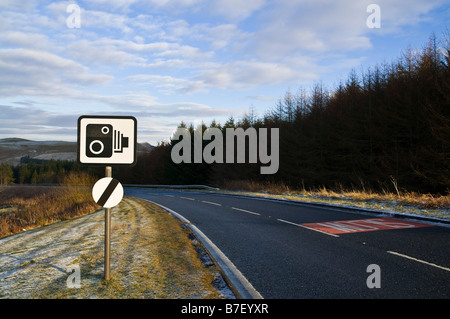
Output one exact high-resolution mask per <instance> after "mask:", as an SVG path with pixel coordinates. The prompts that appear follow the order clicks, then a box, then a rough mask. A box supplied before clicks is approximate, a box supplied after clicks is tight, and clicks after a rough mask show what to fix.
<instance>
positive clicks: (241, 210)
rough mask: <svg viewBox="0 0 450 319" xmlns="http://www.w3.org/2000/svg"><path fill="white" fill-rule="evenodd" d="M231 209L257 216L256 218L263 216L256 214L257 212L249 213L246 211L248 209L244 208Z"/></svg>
mask: <svg viewBox="0 0 450 319" xmlns="http://www.w3.org/2000/svg"><path fill="white" fill-rule="evenodd" d="M231 209H234V210H238V211H240V212H244V213H248V214H253V215H256V216H260V215H261V214H260V213H255V212H252V211H249V210H246V209H242V208H237V207H231Z"/></svg>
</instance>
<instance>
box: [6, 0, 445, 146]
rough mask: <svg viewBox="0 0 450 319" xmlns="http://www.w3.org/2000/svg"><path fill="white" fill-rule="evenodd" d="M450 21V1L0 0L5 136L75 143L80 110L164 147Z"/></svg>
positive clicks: (420, 39)
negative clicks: (118, 122) (125, 120)
mask: <svg viewBox="0 0 450 319" xmlns="http://www.w3.org/2000/svg"><path fill="white" fill-rule="evenodd" d="M373 4H375V5H376V6H371V5H373ZM449 17H450V2H449V1H448V0H447V1H445V0H426V1H424V0H339V1H336V0H276V1H272V0H246V1H242V0H239V1H238V0H215V1H207V0H146V1H140V0H90V1H81V0H80V1H45V0H42V1H37V0H21V1H17V0H0V123H1V125H0V138H9V137H19V138H26V139H31V140H64V141H76V139H77V119H78V118H79V117H80V116H81V115H105V116H106V115H107V116H109V115H115V116H120V115H123V116H134V117H136V119H137V122H138V132H137V134H138V141H139V142H149V143H151V144H157V143H158V142H161V141H167V140H169V138H170V137H171V135H172V134H173V132H174V131H175V129H176V128H177V126H178V125H179V124H180V123H181V121H183V122H185V123H187V124H190V123H192V124H193V125H194V126H197V125H199V124H200V123H201V122H202V121H203V122H204V123H205V124H206V125H209V124H210V123H211V121H212V120H215V121H217V122H219V123H222V124H223V123H225V122H226V120H227V119H228V118H230V117H231V116H232V117H234V118H235V119H239V118H242V117H243V116H244V114H245V113H249V112H251V110H253V112H254V113H255V115H257V116H259V117H261V116H263V115H264V114H265V113H266V112H267V111H268V110H270V109H271V108H272V107H274V106H275V104H276V102H277V101H278V100H279V99H280V98H282V96H284V94H285V93H286V92H287V91H288V90H289V91H292V92H296V91H297V90H299V89H300V88H303V89H305V90H306V91H308V89H309V88H311V87H313V86H314V85H315V84H317V83H322V85H324V86H325V87H327V88H329V89H331V90H332V89H333V88H335V87H336V86H337V85H338V83H339V81H340V80H344V81H345V79H346V78H347V77H348V75H349V74H350V72H351V71H352V70H355V71H356V72H357V73H358V72H362V71H363V70H366V69H367V68H369V67H374V66H376V65H377V64H378V65H379V64H382V63H384V62H392V61H395V60H396V59H397V58H398V57H400V56H401V54H402V52H403V51H405V50H406V49H407V48H408V47H410V48H412V49H421V48H423V46H424V45H425V44H426V43H427V42H428V39H429V38H430V36H431V34H433V33H434V34H436V36H437V37H438V38H439V37H440V36H441V35H442V33H443V32H445V31H446V30H447V31H448V20H449Z"/></svg>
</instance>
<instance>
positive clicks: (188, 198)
mask: <svg viewBox="0 0 450 319" xmlns="http://www.w3.org/2000/svg"><path fill="white" fill-rule="evenodd" d="M180 198H182V199H187V200H195V199H194V198H190V197H183V196H180Z"/></svg>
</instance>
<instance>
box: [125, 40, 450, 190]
mask: <svg viewBox="0 0 450 319" xmlns="http://www.w3.org/2000/svg"><path fill="white" fill-rule="evenodd" d="M438 42H439V40H438V39H437V38H436V37H435V36H432V37H430V40H429V42H428V43H427V44H426V45H425V46H424V47H423V49H421V50H412V49H408V50H405V51H404V52H403V54H402V55H401V57H399V58H398V60H396V61H394V62H391V63H384V64H381V65H377V66H374V67H371V68H369V69H367V70H365V71H363V72H361V74H357V73H356V72H355V71H352V72H351V73H350V74H349V75H348V77H347V79H346V80H345V81H341V82H340V83H339V85H338V86H337V87H336V88H334V89H332V90H330V89H329V88H326V87H325V86H324V85H323V84H322V83H316V84H315V86H314V87H313V88H312V89H311V90H309V91H306V90H304V89H302V88H300V89H299V90H298V91H297V92H292V91H287V92H286V93H285V94H284V96H283V97H282V98H280V99H279V101H278V102H277V103H276V104H275V105H274V106H273V107H272V108H271V109H270V110H268V111H267V112H266V114H264V115H263V116H261V117H258V116H255V114H254V112H253V110H250V112H248V113H247V114H246V115H245V116H244V117H243V118H242V119H239V120H236V119H234V118H233V117H230V118H229V119H228V120H227V121H226V122H225V123H224V124H223V125H221V124H220V123H217V122H215V121H213V122H212V123H210V125H209V127H217V128H219V129H221V130H222V132H223V133H224V134H225V129H226V128H228V127H232V128H236V127H242V128H244V129H246V128H248V127H255V128H261V127H265V128H279V132H280V150H279V152H280V168H279V171H278V172H277V173H276V174H274V175H261V174H259V167H260V165H259V164H236V163H235V164H216V163H213V164H206V163H204V162H203V163H198V164H195V163H180V164H174V163H173V162H172V161H171V158H170V153H171V149H172V148H173V146H174V145H175V144H176V143H177V142H178V141H177V140H174V139H171V140H170V142H168V143H160V144H159V145H158V146H157V147H155V148H154V150H153V151H152V152H151V153H150V154H149V155H147V157H146V158H141V159H139V161H138V164H137V166H136V167H134V168H123V169H121V175H123V178H124V179H128V180H129V181H130V182H131V181H134V182H138V183H147V184H209V185H213V186H221V185H224V183H226V181H230V180H252V181H260V182H263V181H271V182H274V183H283V184H285V185H289V186H290V187H298V188H304V187H307V188H308V187H310V188H317V187H322V186H325V187H329V188H336V187H345V188H347V187H348V188H367V189H371V190H386V189H388V190H395V189H398V188H402V189H405V190H408V191H417V192H432V193H438V192H440V193H446V192H448V191H449V185H450V165H449V163H450V70H449V62H450V61H449V59H450V55H449V53H450V52H449V50H450V46H449V38H447V39H445V41H442V42H440V43H438ZM179 127H184V128H187V129H188V130H189V131H190V132H191V136H194V134H193V133H194V131H196V130H202V131H204V130H206V128H208V126H206V125H205V124H202V125H201V126H199V127H196V128H194V127H193V126H192V124H191V125H190V126H187V125H186V124H185V123H183V122H182V123H181V124H180V126H179Z"/></svg>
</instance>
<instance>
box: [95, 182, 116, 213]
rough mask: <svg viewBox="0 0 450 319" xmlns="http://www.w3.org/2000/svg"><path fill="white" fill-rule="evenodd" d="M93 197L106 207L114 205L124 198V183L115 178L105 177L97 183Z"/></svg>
mask: <svg viewBox="0 0 450 319" xmlns="http://www.w3.org/2000/svg"><path fill="white" fill-rule="evenodd" d="M92 197H93V198H94V201H95V202H96V203H97V204H99V205H100V206H103V207H104V208H111V207H114V206H116V205H117V204H119V203H120V201H121V200H122V197H123V187H122V184H120V183H119V181H118V180H117V179H115V178H112V177H104V178H102V179H100V180H99V181H97V183H95V185H94V188H93V189H92Z"/></svg>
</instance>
